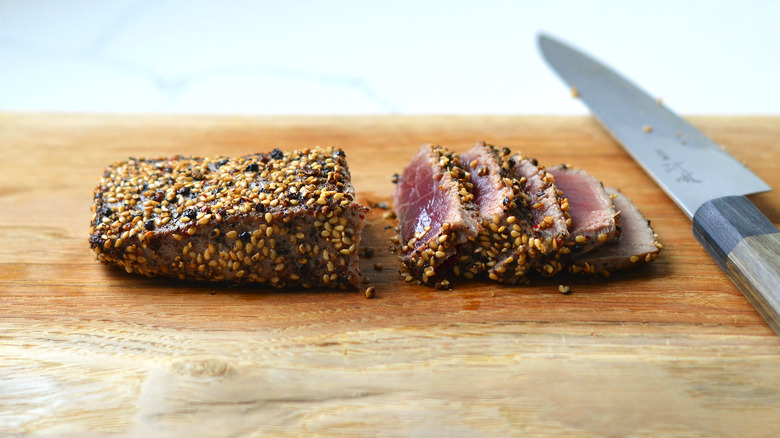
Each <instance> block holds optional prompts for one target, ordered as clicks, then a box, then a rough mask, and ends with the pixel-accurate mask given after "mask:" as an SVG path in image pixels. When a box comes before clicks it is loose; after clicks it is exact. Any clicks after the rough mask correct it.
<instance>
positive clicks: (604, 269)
mask: <svg viewBox="0 0 780 438" xmlns="http://www.w3.org/2000/svg"><path fill="white" fill-rule="evenodd" d="M606 191H607V193H608V194H609V195H610V196H612V202H613V203H614V205H615V208H616V209H617V210H618V211H619V212H620V227H621V232H620V236H619V237H617V238H616V239H613V240H611V241H609V242H607V243H605V244H603V245H601V246H599V247H598V248H596V249H594V250H592V251H590V252H587V253H585V254H582V255H581V256H579V257H577V258H575V259H574V260H573V261H572V263H571V265H570V266H569V267H568V270H569V272H572V273H575V274H576V273H581V274H595V275H605V276H607V275H609V273H610V272H612V271H615V270H618V269H626V268H630V267H632V266H635V265H638V264H642V263H645V262H651V261H653V260H655V259H657V258H658V254H659V253H660V252H661V248H663V245H661V244H660V243H659V242H658V240H657V235H656V234H655V233H654V232H653V228H652V227H651V226H650V221H648V220H647V219H645V217H644V216H643V215H642V213H641V212H640V211H639V209H638V208H636V206H635V205H634V203H633V202H631V199H629V198H628V197H626V196H625V195H623V194H622V193H620V191H619V190H617V189H614V188H611V187H607V188H606Z"/></svg>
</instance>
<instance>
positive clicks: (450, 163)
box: [393, 144, 479, 285]
mask: <svg viewBox="0 0 780 438" xmlns="http://www.w3.org/2000/svg"><path fill="white" fill-rule="evenodd" d="M393 201H394V203H395V209H396V213H397V215H398V224H399V231H400V238H401V245H400V246H401V273H402V275H403V276H404V278H405V279H406V281H414V280H415V279H416V280H418V281H419V282H421V283H423V284H428V285H436V284H437V283H441V282H442V281H445V282H449V277H450V275H449V274H450V271H451V268H452V266H453V264H454V263H455V261H456V260H455V259H456V257H454V256H455V255H456V254H457V253H458V249H459V247H460V246H461V245H464V244H466V243H467V242H469V240H470V239H471V240H473V239H475V238H476V237H477V234H478V232H479V219H478V217H477V212H476V207H475V205H474V203H473V195H472V193H471V183H470V182H469V181H468V176H467V175H466V172H465V170H464V169H463V168H462V167H461V165H460V162H459V160H458V159H457V157H455V156H454V155H453V154H452V153H450V152H448V151H447V150H446V149H444V148H442V147H441V146H433V145H429V144H424V145H422V146H421V147H420V149H419V150H418V151H417V154H416V155H415V156H414V158H412V161H411V162H410V163H409V165H408V166H406V168H405V169H404V171H403V173H402V175H400V176H399V177H398V181H397V186H396V189H395V192H394V193H393Z"/></svg>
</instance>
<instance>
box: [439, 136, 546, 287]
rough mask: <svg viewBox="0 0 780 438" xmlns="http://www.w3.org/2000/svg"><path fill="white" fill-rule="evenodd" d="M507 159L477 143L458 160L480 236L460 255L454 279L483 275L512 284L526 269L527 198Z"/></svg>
mask: <svg viewBox="0 0 780 438" xmlns="http://www.w3.org/2000/svg"><path fill="white" fill-rule="evenodd" d="M510 154H511V152H510V151H509V149H507V148H503V149H499V148H497V147H495V146H492V145H488V144H486V143H484V142H480V143H477V144H476V145H474V147H472V148H471V149H469V150H468V151H466V152H464V153H462V154H461V155H460V160H461V163H462V164H463V166H464V168H465V169H466V170H467V171H468V172H469V173H470V181H471V184H472V194H473V195H474V204H475V205H476V208H477V212H478V216H479V220H480V230H479V236H478V238H477V239H476V240H475V241H474V242H473V243H472V244H470V245H466V246H464V247H463V248H462V249H461V255H460V256H459V260H458V265H456V266H455V268H454V271H455V274H456V275H460V274H461V273H462V275H463V276H465V277H466V278H473V277H474V276H475V275H477V274H479V273H481V272H487V273H488V276H489V277H490V278H491V279H493V280H496V281H501V282H515V281H517V279H518V278H520V277H522V276H524V275H525V273H526V272H527V271H528V269H529V267H530V260H529V259H528V257H527V252H528V242H529V239H528V236H529V235H530V233H532V230H533V224H532V223H531V214H530V210H529V205H528V201H529V198H528V195H527V194H526V193H525V192H524V191H523V189H522V187H521V184H520V181H519V180H518V179H517V178H515V177H514V176H513V174H512V168H513V167H514V166H515V164H516V163H515V161H514V159H512V158H510Z"/></svg>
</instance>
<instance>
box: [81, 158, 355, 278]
mask: <svg viewBox="0 0 780 438" xmlns="http://www.w3.org/2000/svg"><path fill="white" fill-rule="evenodd" d="M367 210H368V209H367V208H365V207H364V206H362V205H360V204H358V203H357V202H355V190H354V188H353V186H352V183H351V182H350V173H349V169H348V167H347V161H346V156H345V154H344V152H343V151H341V150H339V149H335V148H319V147H317V148H313V149H304V150H301V151H294V152H289V153H283V152H282V151H280V150H278V149H274V151H273V152H271V153H267V154H254V155H247V156H241V157H233V158H225V157H216V158H201V157H192V158H185V157H181V156H177V157H173V158H160V159H135V158H131V159H129V160H127V161H124V162H119V163H115V164H112V165H110V166H109V167H108V168H107V169H106V171H105V172H104V174H103V177H102V178H101V180H100V184H99V185H98V186H97V188H96V189H95V193H94V203H93V205H92V222H91V228H90V234H91V236H90V246H91V248H92V250H93V252H94V253H95V255H96V258H97V260H98V261H101V262H104V263H113V264H116V265H119V266H121V267H123V268H124V269H125V270H126V271H127V272H135V273H138V274H142V275H147V276H155V275H162V276H170V277H176V278H180V279H183V280H185V279H186V280H201V281H225V282H237V283H242V282H256V283H264V284H268V285H271V286H274V287H279V288H281V287H286V286H302V287H306V288H307V287H316V286H327V287H341V288H344V287H347V286H357V285H358V284H359V280H360V271H359V267H358V251H357V248H358V246H359V244H360V237H361V230H362V229H363V226H364V218H365V213H366V212H367Z"/></svg>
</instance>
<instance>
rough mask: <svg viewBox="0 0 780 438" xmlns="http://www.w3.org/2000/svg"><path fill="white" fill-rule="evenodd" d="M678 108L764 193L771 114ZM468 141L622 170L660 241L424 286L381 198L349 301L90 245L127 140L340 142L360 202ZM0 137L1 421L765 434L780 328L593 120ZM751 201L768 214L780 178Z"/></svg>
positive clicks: (124, 122)
mask: <svg viewBox="0 0 780 438" xmlns="http://www.w3.org/2000/svg"><path fill="white" fill-rule="evenodd" d="M691 121H692V122H693V123H694V125H697V126H698V127H700V128H701V129H702V130H703V131H704V132H706V133H707V134H709V135H710V136H711V137H712V138H713V139H714V140H715V141H716V142H719V143H721V144H723V145H725V146H726V148H727V149H728V150H729V151H730V152H731V153H732V154H733V155H735V156H736V157H737V158H739V159H740V160H743V161H744V162H745V163H746V164H747V165H748V167H750V168H751V169H752V170H754V171H755V172H756V173H757V174H758V175H759V176H760V177H761V178H763V179H764V180H765V181H766V182H768V183H769V184H770V185H771V186H773V187H775V188H776V189H777V188H780V172H778V170H780V169H778V165H777V162H778V155H780V154H779V153H780V117H696V118H691ZM650 135H651V134H650ZM478 140H487V141H489V142H493V143H495V144H498V145H502V146H508V147H510V148H512V149H514V150H520V151H523V152H524V153H526V155H529V156H534V157H537V158H538V159H539V160H540V162H542V163H544V164H549V165H552V164H557V163H561V162H566V163H569V164H572V165H574V166H579V167H583V168H585V169H587V170H589V171H590V172H591V173H592V174H594V175H595V176H597V177H598V178H600V179H601V180H602V181H603V182H604V183H605V184H607V185H611V186H615V187H619V188H621V189H622V190H623V192H624V193H625V194H626V195H627V196H629V197H631V198H632V199H633V200H634V202H635V203H636V204H637V206H638V207H639V208H640V209H641V210H642V211H643V212H644V214H645V215H646V216H647V217H648V219H650V220H651V221H652V224H653V225H654V227H655V230H656V231H657V233H658V234H659V236H660V240H661V242H663V244H664V249H663V251H662V253H661V256H660V258H659V259H658V260H657V261H656V262H654V263H652V264H649V265H646V266H643V267H640V268H637V269H634V270H632V271H628V272H623V273H618V274H615V275H613V276H612V277H611V278H608V279H589V278H579V277H570V276H562V277H559V278H555V279H551V280H550V279H542V278H533V279H532V281H531V282H530V284H528V285H523V286H502V285H498V284H494V283H490V282H471V283H461V284H457V285H456V288H455V289H454V290H451V291H440V290H435V289H430V288H426V287H422V286H417V285H408V284H405V283H403V282H402V281H401V280H400V278H399V277H398V274H397V263H396V260H395V256H394V255H393V254H392V253H391V252H390V251H389V246H390V244H389V242H388V239H389V238H390V237H392V233H393V230H392V229H388V227H389V226H391V225H393V222H392V220H390V219H388V218H385V217H384V216H385V215H384V213H385V212H386V211H385V210H383V209H381V208H375V209H374V212H373V213H372V215H371V217H370V226H369V227H368V228H367V229H366V231H365V233H364V245H366V246H370V247H372V248H373V249H374V250H375V255H374V257H373V258H371V259H367V258H364V259H363V260H362V261H361V267H362V269H363V272H364V275H366V276H367V277H368V279H369V282H370V285H372V286H374V287H375V288H376V295H377V296H376V298H375V299H366V298H365V296H364V293H363V292H364V291H363V290H358V291H346V292H343V291H328V290H309V291H277V290H271V289H262V288H254V287H237V288H230V287H224V286H220V285H214V284H193V283H181V282H176V281H171V280H165V279H150V278H144V277H138V276H134V275H128V274H126V273H125V272H124V271H121V270H119V269H115V268H111V267H107V266H103V265H100V264H98V263H96V262H95V261H94V257H93V255H92V254H91V252H90V250H89V247H88V243H87V235H88V229H89V220H90V204H91V202H92V190H93V188H94V186H95V185H96V184H97V182H98V180H99V177H100V175H101V173H102V171H103V169H104V168H105V167H106V166H107V165H108V164H110V163H112V162H115V161H119V160H124V159H126V158H127V157H128V156H136V157H142V156H143V157H159V156H170V155H174V154H184V155H237V154H249V153H254V152H260V151H269V150H270V149H272V148H274V147H279V148H282V149H293V148H304V147H310V146H314V145H333V146H340V147H342V148H343V149H344V150H345V151H346V152H347V158H348V160H349V164H350V168H351V171H352V175H353V182H354V185H355V187H356V189H357V191H358V194H359V199H360V200H361V201H362V202H364V203H366V204H376V203H381V202H388V201H390V194H391V192H392V190H393V185H392V183H391V177H392V175H393V173H396V172H400V171H401V169H402V168H403V166H404V165H405V164H406V163H407V162H408V160H409V159H410V158H411V156H412V154H413V153H414V151H415V150H416V148H417V147H419V145H420V144H421V143H423V142H432V143H439V144H442V145H445V146H447V147H450V148H451V149H454V150H457V151H463V150H465V149H467V148H468V147H470V146H471V145H472V144H473V143H474V142H476V141H478ZM0 152H1V154H0V157H1V158H0V160H1V161H0V162H1V163H2V165H1V166H0V206H2V208H0V394H2V396H1V397H0V435H8V434H11V435H14V434H23V433H29V434H32V435H48V434H50V435H56V436H62V435H67V436H85V435H87V436H90V435H109V434H118V435H130V436H138V435H143V434H152V435H155V436H156V435H159V434H172V435H186V434H189V435H192V436H220V437H221V436H235V435H241V436H243V435H251V436H255V435H271V436H288V435H292V436H298V435H334V436H385V435H390V436H395V435H402V436H407V435H411V434H417V435H423V436H427V435H433V436H464V435H465V436H485V435H499V436H507V435H509V436H512V435H514V436H527V435H540V434H541V435H544V434H565V435H571V436H629V435H630V436H660V435H667V436H668V435H674V436H777V435H778V434H780V379H779V378H778V376H780V338H778V337H777V336H776V335H775V334H774V333H773V332H772V331H771V330H770V329H769V327H768V326H767V325H766V324H765V323H764V322H763V321H762V319H761V318H760V317H759V315H758V314H757V313H756V312H755V310H753V308H752V307H751V306H750V305H749V304H748V302H747V301H746V300H745V299H744V298H743V296H742V295H741V294H740V292H739V291H738V290H737V289H736V288H735V287H734V286H733V285H732V284H731V283H730V282H729V280H728V279H727V278H726V277H725V276H724V275H723V273H722V272H721V271H720V270H719V269H718V267H717V266H716V265H715V263H714V262H713V261H712V260H711V259H710V258H709V257H708V256H707V254H706V253H705V252H704V251H703V250H702V249H701V248H700V247H699V245H698V244H697V243H696V242H695V240H694V239H693V237H692V236H691V232H690V228H691V224H690V221H689V220H688V219H687V218H686V217H685V216H684V215H683V213H682V212H681V211H680V210H678V209H677V207H676V206H675V205H674V204H673V203H672V202H671V201H670V200H669V199H668V198H667V197H666V196H665V195H664V194H663V192H661V190H659V189H658V188H657V187H656V185H655V184H653V182H652V181H651V180H650V179H649V178H648V177H647V176H646V175H645V174H644V173H643V172H642V171H641V170H640V168H639V167H638V166H637V165H636V164H635V163H634V162H632V161H631V160H630V159H629V157H628V156H627V155H626V154H625V153H624V152H623V150H622V149H621V148H620V147H619V146H618V145H617V144H616V143H615V142H614V141H612V140H611V139H610V137H609V136H608V135H607V134H606V133H605V132H604V131H603V130H602V129H601V128H600V127H599V126H598V125H597V124H596V123H595V122H594V121H593V120H592V119H591V118H588V117H521V116H479V117H477V116H474V117H454V116H453V117H450V116H441V117H406V116H404V117H401V116H376V117H206V116H186V117H185V116H119V115H115V116H96V115H58V114H57V115H55V114H0ZM724 177H728V175H724ZM752 200H753V201H754V202H755V203H756V204H757V205H758V207H759V208H760V209H761V210H763V211H764V212H765V213H766V214H767V216H768V217H769V218H770V220H772V221H773V222H774V223H775V224H777V223H779V222H780V199H779V198H778V195H777V192H773V193H768V194H762V195H757V196H754V197H752ZM375 264H381V265H382V267H383V269H382V270H381V271H379V270H377V269H375V267H374V266H375ZM377 268H378V265H377ZM559 284H565V285H568V286H570V287H571V290H572V291H573V293H572V294H570V295H563V294H561V293H560V292H559V291H558V285H559Z"/></svg>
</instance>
